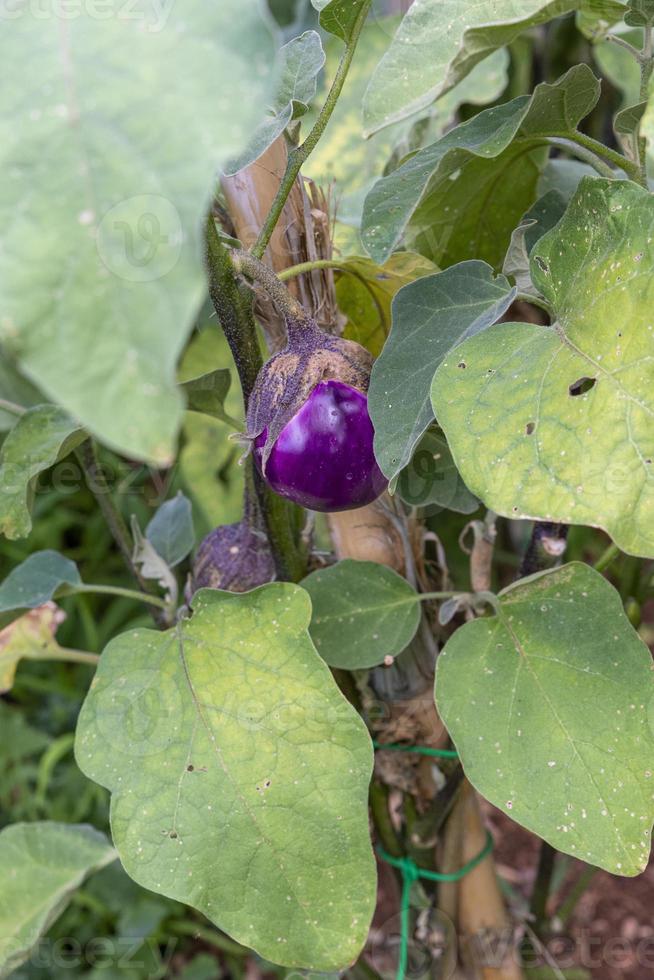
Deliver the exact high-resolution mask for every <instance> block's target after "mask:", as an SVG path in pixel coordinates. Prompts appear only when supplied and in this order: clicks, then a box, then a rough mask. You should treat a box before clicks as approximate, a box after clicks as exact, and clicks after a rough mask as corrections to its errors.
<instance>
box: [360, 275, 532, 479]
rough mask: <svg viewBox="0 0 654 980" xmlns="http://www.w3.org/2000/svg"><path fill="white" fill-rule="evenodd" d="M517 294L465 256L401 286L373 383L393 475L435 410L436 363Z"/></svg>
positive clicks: (371, 405) (381, 458)
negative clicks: (433, 394) (461, 259)
mask: <svg viewBox="0 0 654 980" xmlns="http://www.w3.org/2000/svg"><path fill="white" fill-rule="evenodd" d="M515 295H516V291H515V289H513V288H512V287H511V286H510V285H509V283H508V282H507V281H506V279H505V278H504V276H498V277H497V278H495V277H494V276H493V270H492V269H491V268H490V266H488V265H486V264H485V263H484V262H462V263H461V264H460V265H455V266H452V267H451V268H450V269H446V270H445V272H440V273H437V274H436V275H434V276H425V277H424V278H422V279H418V280H416V281H415V282H413V283H410V284H409V285H408V286H405V287H404V288H403V289H401V290H400V291H399V293H398V294H397V296H396V297H395V299H394V300H393V307H392V312H393V327H392V330H391V334H390V337H389V338H388V340H387V341H386V345H385V347H384V349H383V351H382V353H381V356H380V357H379V358H378V359H377V360H376V361H375V364H374V366H373V369H372V376H371V378H370V388H369V389H368V409H369V411H370V417H371V419H372V422H373V425H374V427H375V456H376V457H377V462H378V463H379V466H380V467H381V469H382V470H383V472H384V473H385V474H386V476H387V477H389V479H391V478H393V477H394V476H396V475H397V474H398V473H399V472H400V470H401V469H402V468H403V467H404V466H406V465H407V463H408V462H409V460H410V459H411V454H412V453H413V450H414V448H415V446H416V445H417V443H418V440H419V439H420V437H421V436H422V434H423V432H424V431H425V429H426V428H427V426H428V425H429V423H430V422H431V421H432V419H433V417H434V413H433V410H432V407H431V401H430V389H431V382H432V378H433V376H434V371H435V369H436V367H437V366H438V365H439V364H440V362H441V361H442V359H443V358H444V357H445V355H446V354H447V353H448V352H449V351H450V350H452V348H453V347H455V346H456V345H457V344H459V343H461V341H462V340H463V339H464V338H465V337H469V336H471V335H472V334H475V333H478V332H479V331H480V330H484V329H485V328H486V327H488V326H490V324H491V323H494V322H495V320H497V319H498V317H500V316H501V315H502V314H503V313H504V312H505V311H506V310H507V309H508V308H509V306H510V305H511V303H512V301H513V299H514V298H515Z"/></svg>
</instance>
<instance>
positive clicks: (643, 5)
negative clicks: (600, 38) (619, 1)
mask: <svg viewBox="0 0 654 980" xmlns="http://www.w3.org/2000/svg"><path fill="white" fill-rule="evenodd" d="M624 20H625V24H629V26H630V27H652V25H653V24H654V0H628V3H627V13H626V14H625V15H624Z"/></svg>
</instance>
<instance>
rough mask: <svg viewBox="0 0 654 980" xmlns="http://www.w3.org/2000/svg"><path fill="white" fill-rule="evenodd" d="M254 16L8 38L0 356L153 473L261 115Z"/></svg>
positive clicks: (266, 51)
mask: <svg viewBox="0 0 654 980" xmlns="http://www.w3.org/2000/svg"><path fill="white" fill-rule="evenodd" d="M260 8H261V5H260V3H259V0H220V2H214V3H206V4H189V3H184V4H171V5H168V6H161V5H159V4H156V3H153V2H152V0H135V2H133V3H130V9H129V11H128V12H127V13H125V11H124V5H123V4H122V0H109V2H108V3H107V4H105V6H104V7H103V12H102V16H101V17H100V18H98V17H97V16H96V12H95V10H94V9H92V8H87V7H84V8H83V9H80V10H79V11H76V13H77V14H78V16H76V17H73V18H66V19H65V21H62V19H61V18H59V17H56V16H51V17H34V16H32V15H30V13H29V11H27V10H22V9H21V10H17V11H16V14H17V16H15V17H14V16H13V15H12V20H11V27H10V29H7V30H5V31H3V32H2V33H1V34H0V61H1V62H2V64H3V66H4V69H5V73H6V78H7V84H6V85H3V86H2V90H1V92H0V170H1V171H2V173H3V180H2V182H1V185H0V187H1V189H0V229H2V231H1V232H0V239H1V242H2V248H1V250H0V309H1V315H0V342H2V343H3V344H4V345H5V346H6V347H7V349H8V350H9V351H10V353H12V355H15V356H16V357H17V358H18V361H19V366H20V368H21V370H22V371H23V372H24V373H25V374H26V375H27V376H28V377H29V378H30V379H31V380H33V381H34V382H36V384H38V386H39V387H40V388H41V389H42V390H43V391H44V392H45V394H46V395H47V396H48V397H49V398H51V399H52V400H54V401H56V402H58V403H59V404H61V405H62V406H63V407H64V408H65V409H66V410H67V411H69V412H70V413H71V414H72V415H74V416H75V417H77V418H79V419H80V421H81V422H82V423H83V424H84V426H85V427H87V428H89V429H90V430H91V431H92V432H93V433H94V434H95V435H97V436H98V437H99V438H100V439H102V440H103V441H104V442H106V443H107V444H108V445H110V446H112V447H113V448H115V449H117V450H119V451H121V452H124V453H126V454H128V455H131V456H135V457H139V458H142V459H145V460H148V461H153V462H155V463H162V462H167V461H169V460H170V459H171V457H172V455H173V449H174V440H175V436H176V433H177V429H178V426H179V423H180V422H181V418H182V407H183V406H182V399H181V397H180V395H179V393H178V392H177V390H176V388H175V384H174V380H175V378H174V374H175V364H176V361H177V359H178V355H179V352H180V350H181V348H182V346H183V344H184V343H185V340H186V337H187V335H188V332H189V330H190V328H191V325H192V322H193V318H194V317H195V315H196V313H197V310H198V307H199V305H200V302H201V300H202V296H203V293H204V273H203V268H202V249H201V245H200V241H199V236H200V229H201V225H202V218H203V213H204V211H205V209H206V206H207V201H208V198H209V195H210V193H211V189H212V186H213V183H214V182H215V174H216V169H217V167H218V166H219V165H221V164H222V163H224V162H225V161H226V160H227V159H230V158H231V157H233V156H235V155H236V154H237V153H238V152H240V150H241V148H242V146H243V144H244V143H245V140H246V137H247V136H248V135H249V134H250V132H251V131H252V128H253V126H254V124H255V123H256V121H257V119H258V118H260V115H261V114H262V112H263V108H264V106H265V104H266V102H267V98H266V94H267V76H268V74H269V66H270V65H271V64H272V62H273V45H272V36H271V34H270V32H269V29H268V26H267V25H266V23H264V21H263V20H262V19H261V17H260ZM21 78H22V81H19V79H21ZM25 79H27V83H26V82H25ZM173 80H174V83H173ZM17 118H20V119H21V121H22V124H21V125H20V126H17V125H16V119H17ZM46 214H47V220H44V218H43V216H44V215H46Z"/></svg>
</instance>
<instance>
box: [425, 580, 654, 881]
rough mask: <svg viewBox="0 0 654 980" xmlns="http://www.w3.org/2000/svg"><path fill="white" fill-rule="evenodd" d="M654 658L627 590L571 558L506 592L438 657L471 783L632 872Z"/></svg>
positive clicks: (594, 858)
mask: <svg viewBox="0 0 654 980" xmlns="http://www.w3.org/2000/svg"><path fill="white" fill-rule="evenodd" d="M653 698H654V679H653V676H652V658H651V655H650V652H649V650H648V649H647V647H646V646H645V644H644V643H643V642H642V640H641V639H640V638H639V637H638V634H637V633H636V632H635V630H634V629H633V627H632V626H631V624H630V623H629V620H628V619H627V617H626V616H625V614H624V611H623V609H622V602H621V600H620V596H619V595H618V593H617V592H616V591H615V589H614V588H613V587H612V586H611V585H610V584H609V583H608V582H607V581H606V580H605V579H604V578H602V576H601V575H600V574H599V573H598V572H595V571H594V570H593V569H591V568H589V567H588V566H587V565H582V564H580V563H577V562H575V563H572V564H569V565H565V566H563V567H562V568H557V569H555V570H554V571H549V572H544V573H539V574H537V575H534V576H532V577H531V578H528V579H523V580H522V581H521V582H518V583H516V584H515V585H513V586H511V587H510V588H508V589H506V590H505V591H504V592H503V593H501V595H500V597H499V608H498V610H497V612H496V615H495V616H493V617H492V618H490V619H477V620H475V621H474V622H472V623H467V624H466V625H465V626H463V627H461V628H460V629H458V630H457V631H456V633H454V635H453V636H452V637H451V639H449V640H448V642H447V644H446V646H445V649H444V650H443V652H442V653H441V654H440V657H439V659H438V664H437V671H436V701H437V704H438V710H439V712H440V715H441V717H442V719H443V721H444V723H445V725H446V726H447V729H448V731H449V732H450V734H451V736H452V738H453V740H454V743H455V745H456V747H457V750H458V752H459V754H460V756H461V761H462V763H463V767H464V769H465V771H466V774H467V776H468V778H469V779H470V781H471V782H472V783H473V784H474V785H475V786H476V787H477V789H478V790H479V791H480V793H482V794H483V795H484V796H485V797H486V798H487V799H489V800H490V801H491V803H494V804H495V805H496V806H498V807H499V808H500V809H501V810H503V811H504V812H505V813H506V812H509V813H510V815H511V816H512V817H513V818H514V819H515V820H517V821H518V823H521V824H523V825H524V826H525V827H527V828H528V829H529V830H531V831H533V832H534V833H536V834H538V835H539V836H540V837H543V838H544V839H545V840H547V841H549V843H550V844H552V845H554V847H557V848H558V849H559V850H561V851H565V852H566V853H568V854H573V855H574V856H575V857H578V858H581V860H583V861H587V862H588V863H589V864H596V865H598V866H599V867H601V868H605V869H606V870H607V871H611V872H614V873H616V874H623V875H635V874H638V873H639V872H640V871H643V870H644V868H645V866H646V865H647V861H648V858H649V846H650V832H651V827H652V820H653V819H654V804H653V802H652V801H653V799H654V796H653V794H654V774H653V771H654V765H653V762H654V734H653V733H652V729H651V727H650V725H649V723H648V717H647V712H648V706H649V705H650V703H651V702H652V699H653Z"/></svg>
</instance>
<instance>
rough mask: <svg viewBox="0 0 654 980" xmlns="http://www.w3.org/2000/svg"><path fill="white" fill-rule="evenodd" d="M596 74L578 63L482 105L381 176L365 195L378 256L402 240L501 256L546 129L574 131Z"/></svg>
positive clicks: (369, 240) (587, 107)
mask: <svg viewBox="0 0 654 980" xmlns="http://www.w3.org/2000/svg"><path fill="white" fill-rule="evenodd" d="M599 92H600V84H599V81H598V80H597V78H595V76H594V75H593V73H592V71H591V70H590V68H589V67H588V66H587V65H577V66H576V67H574V68H571V69H570V71H568V72H566V74H565V75H563V76H562V77H561V78H560V79H558V81H556V82H554V84H551V85H550V84H548V83H545V82H543V83H541V84H540V85H537V86H536V88H535V89H534V92H533V94H532V95H531V96H527V95H524V96H518V98H516V99H512V100H511V101H510V102H506V103H504V104H503V105H500V106H494V107H493V108H491V109H484V110H483V111H482V112H480V113H478V114H477V115H476V116H474V117H473V118H472V119H470V120H468V121H467V122H464V123H462V124H461V125H460V126H457V127H456V128H455V129H452V130H450V132H449V133H447V134H446V135H445V136H443V137H442V138H441V139H439V140H438V141H437V142H436V143H432V144H431V146H426V147H425V148H424V149H422V150H419V151H418V152H417V153H416V154H414V155H413V156H410V157H409V158H408V159H407V160H406V162H405V163H403V164H402V165H401V166H400V167H398V168H397V170H394V171H393V172H392V173H390V174H388V176H386V177H382V179H381V180H379V181H378V182H377V183H376V184H375V186H374V187H373V189H372V190H371V191H370V193H369V195H368V197H367V198H366V203H365V207H364V212H363V225H362V238H363V242H364V245H365V246H366V248H367V249H368V251H369V252H370V255H371V256H372V257H373V259H375V261H376V262H383V261H384V260H385V259H386V258H387V257H388V255H389V254H390V253H391V251H392V250H393V249H394V248H395V247H396V246H397V245H398V244H399V243H400V241H402V239H403V238H405V239H406V241H407V244H408V245H409V246H410V247H411V248H414V249H415V250H416V251H418V252H420V253H421V254H422V255H426V256H427V257H428V258H430V259H433V261H434V262H436V263H437V264H438V265H441V266H446V265H451V264H452V263H454V262H457V261H460V260H461V259H468V258H477V259H484V260H485V261H487V262H489V263H490V264H491V265H492V266H494V267H498V266H499V265H501V262H502V259H503V258H504V253H505V251H506V248H507V246H508V244H509V240H510V237H511V232H512V231H513V229H514V228H515V226H516V225H517V224H518V222H519V220H520V218H521V217H522V215H523V214H524V212H525V211H526V210H527V208H528V207H529V206H530V205H531V204H532V203H533V201H534V200H535V198H536V196H537V186H538V179H539V176H540V171H541V169H542V168H543V165H544V164H545V161H546V159H547V150H546V149H545V148H544V146H543V144H544V142H546V140H545V137H547V136H553V137H557V138H560V137H570V136H574V134H575V130H576V127H577V125H578V123H579V122H580V120H581V119H583V118H584V116H586V115H587V114H588V113H589V112H590V111H591V109H592V108H593V107H594V106H595V104H596V102H597V100H598V98H599Z"/></svg>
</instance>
